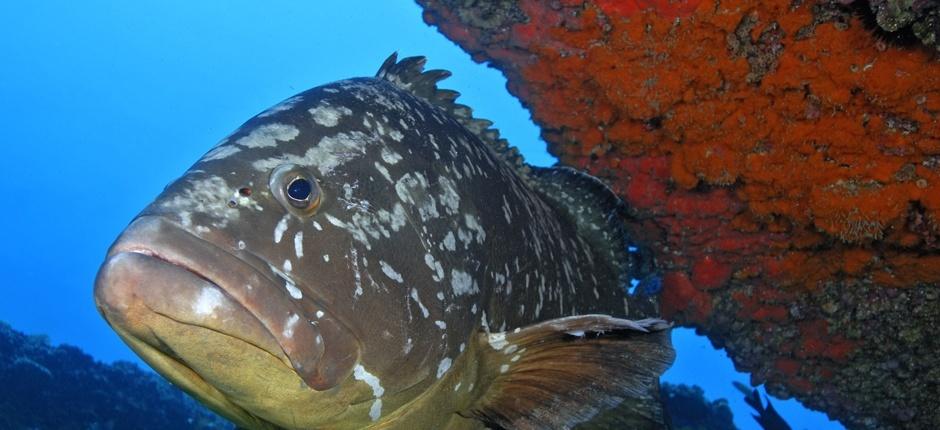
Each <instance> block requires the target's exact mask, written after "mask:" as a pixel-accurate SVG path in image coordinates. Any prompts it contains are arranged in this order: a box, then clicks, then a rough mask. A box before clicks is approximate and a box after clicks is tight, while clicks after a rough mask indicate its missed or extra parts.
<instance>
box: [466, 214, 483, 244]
mask: <svg viewBox="0 0 940 430" xmlns="http://www.w3.org/2000/svg"><path fill="white" fill-rule="evenodd" d="M464 221H465V222H466V224H467V228H469V229H470V230H472V231H473V232H475V233H476V241H477V243H483V242H484V241H485V240H486V231H484V230H483V226H481V225H480V221H479V220H478V219H477V217H475V216H473V215H470V214H464Z"/></svg>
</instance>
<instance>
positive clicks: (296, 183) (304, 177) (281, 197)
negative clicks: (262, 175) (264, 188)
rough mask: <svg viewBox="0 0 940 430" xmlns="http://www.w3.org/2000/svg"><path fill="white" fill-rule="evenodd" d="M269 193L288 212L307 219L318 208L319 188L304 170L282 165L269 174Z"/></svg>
mask: <svg viewBox="0 0 940 430" xmlns="http://www.w3.org/2000/svg"><path fill="white" fill-rule="evenodd" d="M270 187H271V192H272V194H274V197H275V198H276V199H277V200H278V202H280V203H281V205H282V206H284V208H285V209H287V210H288V211H289V212H291V213H293V214H295V215H297V216H301V217H308V216H311V215H313V214H314V213H315V212H316V210H317V208H319V207H320V194H321V191H320V186H319V184H318V183H317V181H316V179H314V178H313V175H311V174H310V173H309V172H307V170H306V169H304V168H302V167H300V166H297V165H295V164H283V165H280V166H278V167H276V168H275V169H274V171H272V172H271V180H270Z"/></svg>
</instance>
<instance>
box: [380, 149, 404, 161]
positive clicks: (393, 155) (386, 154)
mask: <svg viewBox="0 0 940 430" xmlns="http://www.w3.org/2000/svg"><path fill="white" fill-rule="evenodd" d="M382 160H385V162H386V163H388V164H397V163H398V162H399V161H401V155H400V154H398V153H397V152H395V151H392V150H391V149H388V148H387V147H383V148H382Z"/></svg>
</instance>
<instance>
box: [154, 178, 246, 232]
mask: <svg viewBox="0 0 940 430" xmlns="http://www.w3.org/2000/svg"><path fill="white" fill-rule="evenodd" d="M194 174H197V172H195V171H190V172H189V173H187V177H186V179H185V181H186V182H187V183H188V186H187V187H186V188H185V189H183V191H182V192H180V193H177V194H175V195H174V196H173V198H172V199H170V200H166V201H164V202H162V203H161V204H160V207H161V208H164V209H170V210H172V211H173V212H176V213H178V214H179V217H180V224H181V225H182V226H183V227H186V228H189V227H192V214H193V213H199V214H202V215H205V216H207V217H210V218H214V219H215V220H216V221H214V222H212V226H213V227H217V228H223V227H225V226H226V225H228V221H229V220H232V219H237V218H238V214H239V211H238V209H235V208H231V207H229V206H228V200H229V199H228V195H229V193H231V190H232V187H230V186H229V185H228V183H227V182H225V180H224V179H222V178H220V177H218V176H210V177H207V178H201V179H192V178H190V177H189V176H190V175H194Z"/></svg>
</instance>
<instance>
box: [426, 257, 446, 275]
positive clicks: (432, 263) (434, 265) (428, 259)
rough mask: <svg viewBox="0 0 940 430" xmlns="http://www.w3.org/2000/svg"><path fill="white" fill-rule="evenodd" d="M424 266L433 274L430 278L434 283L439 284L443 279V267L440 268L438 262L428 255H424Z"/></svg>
mask: <svg viewBox="0 0 940 430" xmlns="http://www.w3.org/2000/svg"><path fill="white" fill-rule="evenodd" d="M424 264H426V265H427V266H428V268H429V269H431V270H432V271H433V272H434V274H433V275H432V276H431V277H432V278H433V279H434V281H436V282H440V281H441V280H443V279H444V267H443V266H441V263H440V262H439V261H436V260H435V259H434V256H433V255H431V254H430V253H427V254H424Z"/></svg>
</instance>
